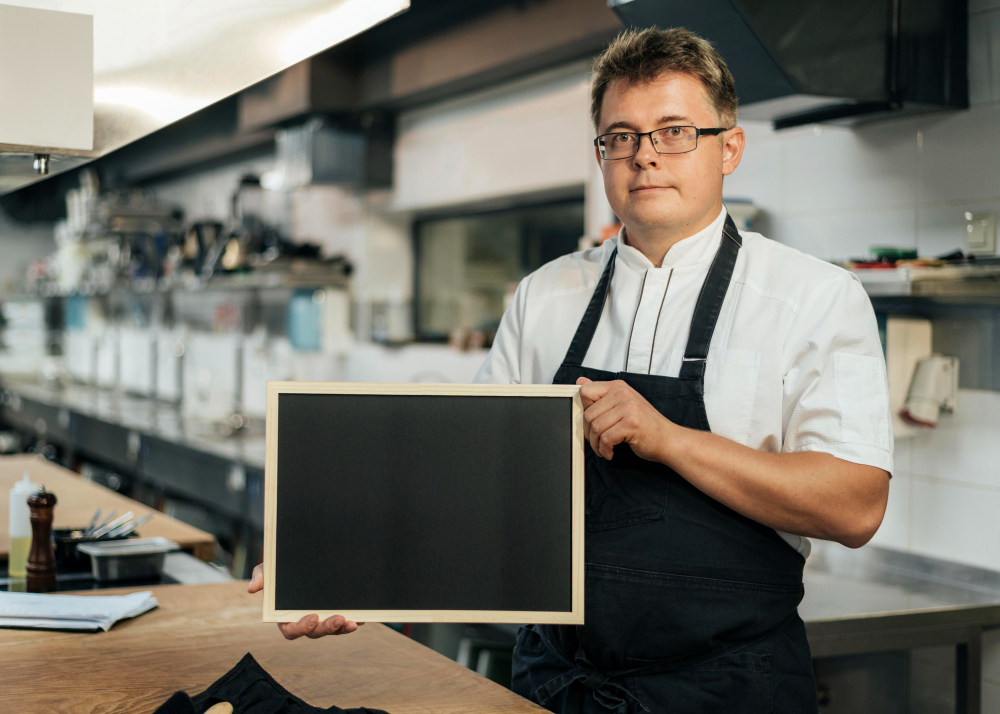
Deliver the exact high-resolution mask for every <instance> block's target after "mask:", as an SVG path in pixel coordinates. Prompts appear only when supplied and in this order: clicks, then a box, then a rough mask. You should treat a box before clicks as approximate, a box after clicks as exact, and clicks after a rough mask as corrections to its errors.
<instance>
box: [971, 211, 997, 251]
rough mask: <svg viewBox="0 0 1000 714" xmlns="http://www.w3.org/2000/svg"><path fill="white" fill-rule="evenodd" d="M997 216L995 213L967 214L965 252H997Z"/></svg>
mask: <svg viewBox="0 0 1000 714" xmlns="http://www.w3.org/2000/svg"><path fill="white" fill-rule="evenodd" d="M996 221H997V217H996V214H995V213H969V212H966V214H965V252H966V254H967V255H969V254H972V255H993V254H994V253H996V252H997V223H996Z"/></svg>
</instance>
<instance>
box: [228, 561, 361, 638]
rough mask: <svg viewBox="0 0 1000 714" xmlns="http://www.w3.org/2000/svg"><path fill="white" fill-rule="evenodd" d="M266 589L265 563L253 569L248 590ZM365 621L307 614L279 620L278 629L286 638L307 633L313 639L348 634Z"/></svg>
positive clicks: (252, 591)
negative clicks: (320, 617)
mask: <svg viewBox="0 0 1000 714" xmlns="http://www.w3.org/2000/svg"><path fill="white" fill-rule="evenodd" d="M263 589H264V565H263V563H262V564H261V565H258V566H257V567H256V568H254V569H253V577H251V578H250V585H248V586H247V592H251V593H256V592H260V591H261V590H263ZM363 624H365V623H363V622H355V621H354V620H348V619H347V618H345V617H344V616H343V615H333V616H332V617H328V618H326V619H325V620H323V622H320V621H319V616H317V615H306V616H305V617H303V618H302V619H301V620H299V621H298V622H279V623H278V629H279V630H281V634H283V635H284V636H285V639H286V640H295V639H298V638H299V637H302V636H303V635H305V636H306V637H310V638H312V639H316V638H317V637H324V636H326V635H346V634H348V633H350V632H354V631H355V630H356V629H358V628H359V627H361V625H363Z"/></svg>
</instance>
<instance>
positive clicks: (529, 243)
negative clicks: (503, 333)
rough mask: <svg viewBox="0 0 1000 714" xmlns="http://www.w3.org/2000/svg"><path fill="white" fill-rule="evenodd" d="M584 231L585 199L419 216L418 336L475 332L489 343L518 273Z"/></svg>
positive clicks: (571, 245) (559, 251)
mask: <svg viewBox="0 0 1000 714" xmlns="http://www.w3.org/2000/svg"><path fill="white" fill-rule="evenodd" d="M582 235H583V201H582V200H573V201H560V202H558V203H546V204H543V205H535V206H529V207H519V208H509V209H504V210H497V211H490V212H484V213H476V214H467V215H456V216H447V217H436V218H428V219H422V220H419V221H417V223H416V225H415V242H416V246H415V247H416V258H417V260H416V296H417V299H416V306H415V312H416V315H415V322H416V334H417V339H419V340H425V341H441V340H446V339H449V337H450V338H452V339H453V340H454V339H455V335H469V334H471V335H473V336H474V341H473V342H474V343H476V339H478V340H481V341H482V344H484V345H488V344H489V343H490V342H492V339H493V335H494V334H495V333H496V329H497V327H498V326H499V324H500V318H501V317H502V316H503V312H504V310H505V309H506V307H507V304H508V303H509V302H510V300H511V298H512V297H513V295H514V290H515V288H517V284H518V282H519V281H520V280H521V278H523V277H524V276H525V275H528V274H529V273H531V272H532V271H534V270H536V269H537V268H539V267H541V266H542V265H544V264H545V263H548V262H549V261H551V260H554V259H555V258H558V257H559V256H561V255H565V254H567V253H572V252H573V251H575V250H577V249H578V246H579V244H580V237H581V236H582Z"/></svg>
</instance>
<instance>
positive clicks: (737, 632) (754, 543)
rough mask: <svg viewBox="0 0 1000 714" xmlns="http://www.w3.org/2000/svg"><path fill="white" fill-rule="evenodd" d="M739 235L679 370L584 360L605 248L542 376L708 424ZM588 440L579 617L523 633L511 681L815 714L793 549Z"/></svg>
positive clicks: (618, 701)
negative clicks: (559, 353)
mask: <svg viewBox="0 0 1000 714" xmlns="http://www.w3.org/2000/svg"><path fill="white" fill-rule="evenodd" d="M741 246H742V238H741V236H740V234H739V232H738V231H737V230H736V226H735V225H734V224H733V222H732V219H730V218H729V217H727V218H726V224H725V227H724V228H723V237H722V242H721V244H720V246H719V250H718V252H717V253H716V256H715V259H714V260H713V262H712V265H711V267H710V268H709V271H708V275H707V276H706V278H705V283H704V284H703V286H702V289H701V293H700V295H699V297H698V302H697V304H696V306H695V310H694V315H693V318H692V322H691V328H690V332H689V338H688V343H687V347H686V349H685V352H684V361H683V363H682V366H681V371H680V374H679V376H678V377H663V376H659V375H651V374H638V373H631V372H610V371H606V370H599V369H592V368H589V367H584V366H583V361H584V358H585V357H586V354H587V349H588V348H589V346H590V342H591V339H592V338H593V336H594V332H595V330H596V329H597V325H598V322H599V321H600V319H601V314H602V312H603V310H604V304H605V302H606V300H607V296H608V292H609V288H610V284H611V280H612V276H613V274H614V266H615V259H616V256H617V249H616V250H615V251H613V252H612V254H611V257H610V259H609V261H608V264H607V266H606V267H605V269H604V272H603V274H602V275H601V278H600V280H599V281H598V284H597V287H596V288H595V290H594V294H593V297H592V298H591V302H590V305H589V306H588V307H587V310H586V312H585V313H584V316H583V319H582V320H581V321H580V325H579V327H578V328H577V332H576V334H575V335H574V337H573V341H572V343H571V344H570V346H569V349H568V350H567V353H566V358H565V359H564V360H563V363H562V365H561V366H560V367H559V370H558V371H557V372H556V376H555V379H554V380H553V381H554V382H555V383H556V384H575V383H576V380H577V378H578V377H587V378H588V379H591V380H594V381H611V380H616V379H620V380H623V381H624V382H626V383H627V384H628V385H630V386H631V387H632V388H633V389H635V391H637V392H638V393H639V394H640V395H642V396H643V397H644V398H645V399H646V400H647V401H648V402H649V403H650V404H651V405H652V406H653V407H655V408H656V409H657V410H658V411H659V412H660V413H661V414H662V415H663V416H665V417H666V418H667V419H669V420H670V421H672V422H674V423H675V424H679V425H681V426H685V427H688V428H691V429H699V430H703V431H710V425H709V423H708V415H707V412H706V411H705V399H704V395H705V365H706V362H707V360H709V359H711V358H712V356H711V355H710V354H709V346H710V344H711V341H712V335H713V333H714V331H715V326H716V323H717V321H718V318H719V313H720V311H721V309H722V304H723V301H724V300H725V297H726V292H727V290H728V289H729V284H730V282H731V279H732V275H733V270H734V267H735V265H736V259H737V257H738V255H739V250H740V248H741ZM667 309H669V306H668V307H667ZM584 448H585V454H586V455H585V459H586V506H585V513H586V517H585V522H586V543H585V554H586V581H585V586H584V592H585V593H586V596H585V598H584V603H585V605H584V608H585V610H584V619H585V624H584V625H581V626H555V625H534V626H532V627H530V628H522V629H521V630H520V631H519V632H518V639H517V645H516V647H515V650H514V671H513V689H514V691H516V692H517V693H519V694H521V695H522V696H525V697H528V698H529V699H531V700H533V701H535V702H537V703H539V704H541V705H542V706H544V707H547V708H548V709H550V710H551V711H553V712H562V713H565V714H568V713H569V712H573V713H574V714H590V713H591V712H613V713H614V714H635V713H637V712H650V711H652V712H661V711H669V712H671V713H672V714H673V713H676V714H685V713H688V712H690V713H691V714H695V713H698V714H701V713H702V712H726V714H763V713H764V712H772V711H773V712H795V713H796V714H808V713H809V712H816V711H817V701H816V687H815V681H814V678H813V671H812V662H811V658H810V654H809V644H808V642H807V641H806V635H805V626H804V625H803V623H802V620H801V619H799V616H798V612H797V607H798V604H799V601H800V600H801V599H802V594H803V588H802V568H803V565H804V562H805V561H804V559H803V557H802V555H801V554H799V552H798V551H797V550H795V549H794V548H792V547H791V546H790V545H788V543H786V542H785V541H784V540H783V539H782V538H781V537H780V536H779V535H778V534H777V533H776V532H775V531H774V529H773V528H769V527H767V526H764V525H762V524H760V523H757V522H755V521H752V520H750V519H749V518H746V517H745V516H742V515H740V514H738V513H736V512H735V511H733V510H732V509H730V508H728V507H726V506H724V505H723V504H721V503H719V502H718V501H716V500H714V499H713V498H711V497H709V496H707V495H706V494H704V493H702V492H701V491H699V490H698V489H696V488H694V487H693V486H692V485H691V484H690V483H688V482H687V481H686V480H685V479H684V478H682V477H681V476H680V475H679V474H677V473H676V472H675V471H673V470H672V469H670V468H669V467H667V466H666V465H664V464H660V463H656V462H652V461H646V460H644V459H641V458H639V457H638V456H636V455H635V453H634V452H633V451H632V450H631V448H629V446H628V445H627V444H624V443H623V444H618V445H617V446H615V448H614V456H613V458H612V459H611V460H610V461H608V460H606V459H604V458H602V457H601V456H599V455H597V454H596V453H595V452H594V451H593V450H592V449H591V448H590V445H589V444H587V445H585V447H584Z"/></svg>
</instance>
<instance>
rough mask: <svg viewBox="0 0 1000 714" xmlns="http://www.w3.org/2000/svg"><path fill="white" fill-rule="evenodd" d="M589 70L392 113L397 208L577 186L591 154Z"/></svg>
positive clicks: (579, 67) (562, 71)
mask: <svg viewBox="0 0 1000 714" xmlns="http://www.w3.org/2000/svg"><path fill="white" fill-rule="evenodd" d="M589 116H590V70H589V64H588V63H579V64H574V65H570V66H566V67H562V68H559V69H557V70H553V71H550V72H545V73H542V74H538V75H534V76H531V77H528V78H526V79H523V80H520V81H517V82H513V83H510V84H505V85H503V86H501V87H497V88H495V89H490V90H487V91H483V92H477V93H475V94H471V95H468V96H465V97H462V98H460V99H456V100H451V101H447V102H442V103H439V104H435V105H432V106H428V107H423V108H420V109H416V110H413V111H410V112H405V113H403V114H402V115H400V118H399V125H398V133H397V137H396V144H395V149H394V158H395V167H394V171H395V178H394V184H395V186H394V189H395V201H396V206H397V207H398V208H403V209H412V208H431V207H436V206H444V205H449V204H461V203H470V202H475V201H482V200H486V199H491V198H496V197H498V196H508V195H514V194H523V193H528V192H532V191H545V190H552V189H559V188H565V187H570V186H579V187H582V186H583V185H584V184H585V183H586V181H587V176H588V169H589V164H590V163H593V161H594V159H593V152H592V151H588V150H587V148H588V146H589V145H590V142H591V140H592V139H593V130H592V128H591V126H590V119H589Z"/></svg>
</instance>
